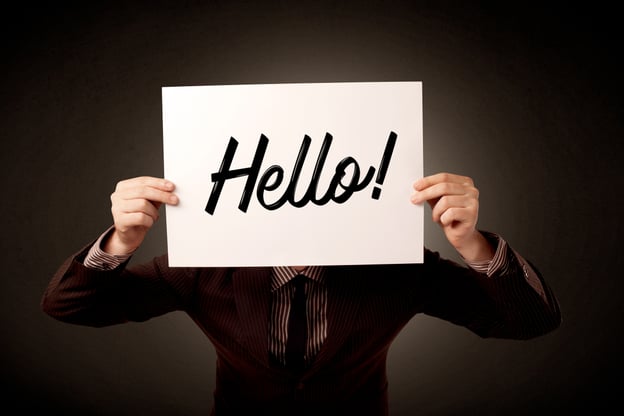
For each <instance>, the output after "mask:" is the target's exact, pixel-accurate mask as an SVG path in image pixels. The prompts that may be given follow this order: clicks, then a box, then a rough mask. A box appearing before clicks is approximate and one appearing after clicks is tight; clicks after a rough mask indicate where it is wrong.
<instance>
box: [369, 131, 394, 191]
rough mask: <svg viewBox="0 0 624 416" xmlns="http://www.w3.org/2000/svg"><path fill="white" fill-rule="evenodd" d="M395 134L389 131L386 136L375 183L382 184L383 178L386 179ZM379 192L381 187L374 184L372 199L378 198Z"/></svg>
mask: <svg viewBox="0 0 624 416" xmlns="http://www.w3.org/2000/svg"><path fill="white" fill-rule="evenodd" d="M396 139H397V135H396V133H395V132H393V131H391V132H390V136H389V137H388V142H387V143H386V150H384V154H383V157H382V158H381V163H380V164H379V169H378V170H377V179H375V182H377V185H380V186H381V185H383V183H384V179H386V173H387V172H388V165H389V164H390V159H392V152H393V151H394V145H395V144H396ZM380 194H381V188H380V187H379V186H376V187H374V188H373V195H372V196H373V199H379V195H380Z"/></svg>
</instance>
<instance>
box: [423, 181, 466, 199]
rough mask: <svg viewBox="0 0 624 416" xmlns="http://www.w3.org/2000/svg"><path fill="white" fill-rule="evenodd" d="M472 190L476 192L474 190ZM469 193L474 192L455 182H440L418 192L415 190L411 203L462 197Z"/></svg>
mask: <svg viewBox="0 0 624 416" xmlns="http://www.w3.org/2000/svg"><path fill="white" fill-rule="evenodd" d="M474 189H475V190H476V188H474ZM469 192H472V193H474V191H472V190H471V189H470V188H468V187H467V186H466V185H463V184H459V183H456V182H441V183H437V184H435V185H431V186H429V187H427V188H424V189H422V190H420V191H418V190H417V191H416V192H415V193H414V194H413V195H412V202H413V203H421V202H424V201H429V200H432V199H437V198H441V197H443V196H445V195H464V194H466V193H469Z"/></svg>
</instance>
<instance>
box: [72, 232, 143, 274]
mask: <svg viewBox="0 0 624 416" xmlns="http://www.w3.org/2000/svg"><path fill="white" fill-rule="evenodd" d="M113 230H114V226H111V227H110V228H109V229H108V230H106V231H105V232H104V233H102V235H100V237H99V238H98V239H97V241H96V242H95V243H94V244H93V245H92V246H91V248H90V249H89V252H88V253H87V256H86V257H85V259H84V262H83V264H84V265H85V266H86V267H88V268H90V269H94V270H100V271H105V270H113V269H115V268H117V267H119V266H120V265H121V264H122V263H124V262H126V261H128V259H129V258H130V257H132V254H133V253H130V254H124V255H117V254H110V253H107V252H105V251H104V250H103V249H102V242H103V241H104V240H106V238H108V236H109V235H110V233H111V232H112V231H113Z"/></svg>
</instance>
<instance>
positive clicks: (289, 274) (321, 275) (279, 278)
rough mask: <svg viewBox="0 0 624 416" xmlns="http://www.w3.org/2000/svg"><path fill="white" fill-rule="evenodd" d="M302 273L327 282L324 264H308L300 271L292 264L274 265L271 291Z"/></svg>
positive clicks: (316, 280) (319, 281) (315, 279)
mask: <svg viewBox="0 0 624 416" xmlns="http://www.w3.org/2000/svg"><path fill="white" fill-rule="evenodd" d="M299 274H302V275H304V276H305V277H307V278H308V279H310V280H314V281H315V282H318V283H324V282H325V268H324V267H323V266H308V267H306V268H305V269H303V271H301V272H298V271H296V270H295V269H293V268H292V267H290V266H275V267H273V277H272V279H271V291H275V290H277V289H279V288H280V287H282V286H284V285H285V284H286V283H288V282H290V280H291V279H292V278H293V277H295V276H297V275H299Z"/></svg>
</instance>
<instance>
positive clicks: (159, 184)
mask: <svg viewBox="0 0 624 416" xmlns="http://www.w3.org/2000/svg"><path fill="white" fill-rule="evenodd" d="M136 187H150V188H156V189H160V190H162V191H173V190H174V189H175V185H174V184H173V182H171V181H168V180H167V179H164V178H155V177H153V176H139V177H136V178H131V179H125V180H123V181H120V182H118V183H117V186H116V187H115V191H121V190H124V189H128V188H136Z"/></svg>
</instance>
